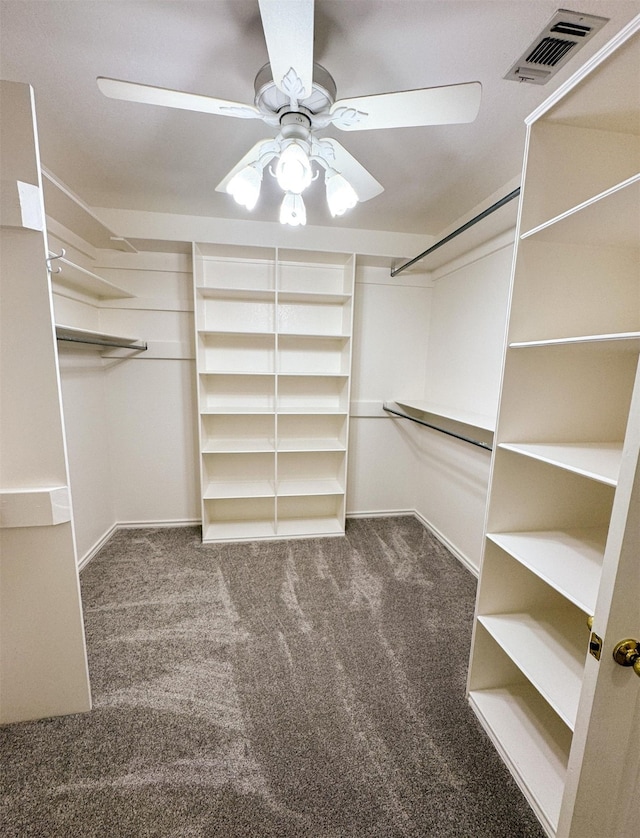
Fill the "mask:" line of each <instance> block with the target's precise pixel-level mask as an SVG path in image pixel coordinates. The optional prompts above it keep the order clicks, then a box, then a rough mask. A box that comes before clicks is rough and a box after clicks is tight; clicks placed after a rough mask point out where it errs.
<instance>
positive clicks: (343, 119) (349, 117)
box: [331, 81, 482, 131]
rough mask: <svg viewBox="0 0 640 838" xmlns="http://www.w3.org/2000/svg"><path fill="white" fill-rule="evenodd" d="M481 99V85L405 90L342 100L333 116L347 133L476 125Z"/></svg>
mask: <svg viewBox="0 0 640 838" xmlns="http://www.w3.org/2000/svg"><path fill="white" fill-rule="evenodd" d="M481 95H482V85H481V84H480V82H478V81H473V82H468V83H466V84H451V85H446V86H445V87H425V88H421V89H419V90H401V91H399V92H397V93H381V94H378V95H375V96H356V97H355V98H352V99H340V100H339V101H337V102H335V103H334V104H333V106H332V107H331V114H332V115H333V116H334V119H333V124H334V125H335V126H336V127H337V128H341V129H342V130H343V131H370V130H372V129H376V128H412V127H414V126H423V125H448V124H452V123H460V122H473V120H474V119H475V118H476V116H477V115H478V110H479V108H480V98H481Z"/></svg>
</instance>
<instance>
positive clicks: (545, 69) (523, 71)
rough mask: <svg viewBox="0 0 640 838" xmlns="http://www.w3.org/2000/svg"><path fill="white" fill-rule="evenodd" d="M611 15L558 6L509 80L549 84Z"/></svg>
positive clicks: (517, 62) (507, 76)
mask: <svg viewBox="0 0 640 838" xmlns="http://www.w3.org/2000/svg"><path fill="white" fill-rule="evenodd" d="M608 20H609V18H606V17H597V16H596V15H585V14H581V13H580V12H570V11H568V10H567V9H558V11H557V12H556V13H555V15H554V16H553V17H552V18H551V20H550V21H549V23H548V24H547V25H546V26H545V28H544V29H543V30H542V32H541V33H540V34H539V35H538V37H537V38H536V39H535V40H534V41H533V42H532V43H531V45H530V46H529V47H528V48H527V49H526V50H525V51H524V53H523V54H522V55H521V56H520V58H519V59H518V60H517V61H516V62H515V64H514V65H513V66H512V67H511V69H510V70H509V72H508V73H507V74H506V75H505V79H512V80H513V81H525V82H529V83H530V84H545V82H547V81H549V79H550V78H551V77H552V76H553V75H555V73H557V72H558V70H559V69H560V68H561V67H563V66H564V64H566V62H567V61H568V60H569V59H570V58H572V57H573V56H574V55H575V54H576V53H577V52H578V50H579V49H580V48H581V47H583V46H584V45H585V44H586V43H587V41H588V40H589V39H590V38H592V37H593V36H594V35H595V34H596V32H599V31H600V29H602V27H603V26H604V25H605V23H607V21H608Z"/></svg>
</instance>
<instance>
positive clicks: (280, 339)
mask: <svg viewBox="0 0 640 838" xmlns="http://www.w3.org/2000/svg"><path fill="white" fill-rule="evenodd" d="M354 274H355V257H354V256H352V255H350V254H322V253H315V252H314V253H311V252H306V251H295V250H276V249H269V248H257V247H255V248H254V247H233V246H230V247H222V246H213V245H194V284H195V305H194V311H195V317H196V335H197V347H196V357H197V366H198V404H199V415H200V471H201V476H202V535H203V540H204V541H224V540H244V539H256V538H284V537H302V536H313V535H338V534H341V533H343V532H344V517H345V490H346V466H347V439H348V422H349V387H350V371H351V332H352V321H353V305H352V295H353V285H354Z"/></svg>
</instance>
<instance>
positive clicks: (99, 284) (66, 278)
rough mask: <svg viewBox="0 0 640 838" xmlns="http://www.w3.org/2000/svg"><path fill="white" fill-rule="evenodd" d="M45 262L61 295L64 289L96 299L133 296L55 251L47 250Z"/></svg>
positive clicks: (63, 293) (63, 294)
mask: <svg viewBox="0 0 640 838" xmlns="http://www.w3.org/2000/svg"><path fill="white" fill-rule="evenodd" d="M63 252H64V251H63ZM47 264H48V265H49V268H50V271H51V281H52V282H53V283H54V285H55V286H56V288H55V290H56V293H58V294H61V295H62V296H65V290H71V291H79V292H81V293H85V294H89V295H90V296H91V297H95V298H97V299H98V300H107V299H110V300H117V299H123V298H125V297H133V296H134V295H133V294H131V293H130V292H129V291H125V290H124V288H119V287H118V286H117V285H114V284H113V283H112V282H109V281H108V280H106V279H103V278H102V277H101V276H98V275H97V274H94V273H93V271H89V270H87V268H83V267H81V266H80V265H76V264H75V263H74V262H72V261H71V260H70V259H66V258H65V257H64V256H60V255H58V254H56V253H51V252H49V259H48V260H47Z"/></svg>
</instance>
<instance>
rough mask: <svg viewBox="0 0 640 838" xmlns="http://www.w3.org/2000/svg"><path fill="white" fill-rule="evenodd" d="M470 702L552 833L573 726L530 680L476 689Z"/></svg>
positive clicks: (556, 818) (558, 815) (540, 818)
mask: <svg viewBox="0 0 640 838" xmlns="http://www.w3.org/2000/svg"><path fill="white" fill-rule="evenodd" d="M469 702H470V704H471V706H472V708H473V709H474V710H475V711H476V714H477V716H478V718H479V719H480V721H481V722H482V723H483V727H484V728H485V730H486V731H487V733H488V734H489V736H490V737H491V739H492V741H493V743H494V744H495V746H496V748H497V749H498V751H499V753H500V754H501V756H502V758H503V759H504V760H505V762H506V763H507V765H508V766H509V767H510V769H511V772H512V774H513V776H514V778H515V779H516V781H517V782H518V785H519V786H520V788H521V789H522V791H523V792H524V794H525V796H526V797H527V799H528V800H529V803H530V804H531V806H532V807H533V809H534V811H535V812H536V814H537V815H538V818H539V820H540V821H541V823H542V824H543V826H544V827H545V829H546V831H547V834H549V835H553V834H555V831H556V829H557V827H558V819H559V817H560V808H561V805H562V796H563V788H564V784H565V780H566V775H567V763H568V759H569V751H570V748H571V731H570V730H569V728H568V727H567V726H566V725H565V724H564V722H562V720H561V719H560V717H559V716H558V715H557V714H556V713H555V712H554V711H553V710H552V709H551V708H550V707H549V705H548V704H547V703H546V702H545V701H544V699H543V698H542V697H541V696H540V694H539V693H538V692H537V690H535V688H534V687H531V686H529V685H515V684H514V685H511V686H509V687H497V688H488V689H481V690H472V691H471V692H470V694H469Z"/></svg>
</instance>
